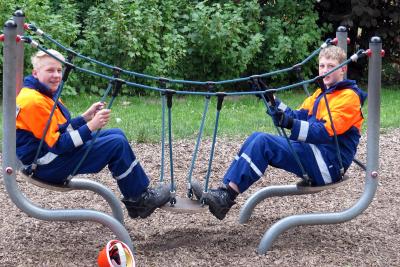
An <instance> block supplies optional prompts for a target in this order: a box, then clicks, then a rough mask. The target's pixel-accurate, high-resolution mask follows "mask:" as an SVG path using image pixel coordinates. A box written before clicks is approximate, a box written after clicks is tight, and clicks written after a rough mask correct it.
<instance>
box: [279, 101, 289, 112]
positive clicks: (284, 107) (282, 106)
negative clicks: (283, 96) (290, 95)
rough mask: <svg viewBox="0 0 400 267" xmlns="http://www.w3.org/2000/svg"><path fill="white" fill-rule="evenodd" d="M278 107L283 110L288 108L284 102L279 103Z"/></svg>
mask: <svg viewBox="0 0 400 267" xmlns="http://www.w3.org/2000/svg"><path fill="white" fill-rule="evenodd" d="M278 108H279V109H280V110H282V111H285V110H286V109H287V105H286V104H285V103H283V102H281V103H279V106H278Z"/></svg>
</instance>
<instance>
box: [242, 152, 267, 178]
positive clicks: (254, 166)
mask: <svg viewBox="0 0 400 267" xmlns="http://www.w3.org/2000/svg"><path fill="white" fill-rule="evenodd" d="M241 157H242V158H244V159H245V160H246V161H247V162H248V163H249V164H250V167H251V168H252V169H253V171H254V172H255V173H257V175H258V176H260V177H261V176H262V175H263V174H262V172H261V171H260V170H259V169H258V168H257V166H256V165H255V164H254V163H253V162H252V161H251V159H250V157H249V156H248V155H246V154H245V153H242V155H241Z"/></svg>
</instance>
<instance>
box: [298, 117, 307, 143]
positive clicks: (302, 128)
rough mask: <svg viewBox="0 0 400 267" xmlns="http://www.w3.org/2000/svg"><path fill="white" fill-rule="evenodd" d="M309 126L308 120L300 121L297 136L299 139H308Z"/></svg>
mask: <svg viewBox="0 0 400 267" xmlns="http://www.w3.org/2000/svg"><path fill="white" fill-rule="evenodd" d="M309 127H310V123H308V121H300V130H299V137H297V140H299V141H302V142H304V141H306V139H307V136H308V129H309Z"/></svg>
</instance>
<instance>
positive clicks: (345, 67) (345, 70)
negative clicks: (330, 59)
mask: <svg viewBox="0 0 400 267" xmlns="http://www.w3.org/2000/svg"><path fill="white" fill-rule="evenodd" d="M341 69H342V71H343V73H346V72H347V65H344V66H343V67H342V68H341Z"/></svg>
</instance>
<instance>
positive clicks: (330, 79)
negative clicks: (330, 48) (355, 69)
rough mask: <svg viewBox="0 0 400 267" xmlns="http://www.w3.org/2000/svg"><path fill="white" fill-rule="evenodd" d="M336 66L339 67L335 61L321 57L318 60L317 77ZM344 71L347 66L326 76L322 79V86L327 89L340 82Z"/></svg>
mask: <svg viewBox="0 0 400 267" xmlns="http://www.w3.org/2000/svg"><path fill="white" fill-rule="evenodd" d="M337 65H339V61H337V60H336V59H331V58H326V57H321V58H320V59H319V75H324V74H325V73H327V72H329V71H330V70H332V69H333V68H335V67H336V66H337ZM346 71H347V66H343V67H341V68H339V69H337V70H335V71H334V72H332V73H331V74H329V75H328V76H326V77H325V78H324V84H325V85H326V87H327V88H329V87H330V86H332V85H334V84H335V83H337V82H340V81H342V80H343V79H344V75H345V73H346Z"/></svg>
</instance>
